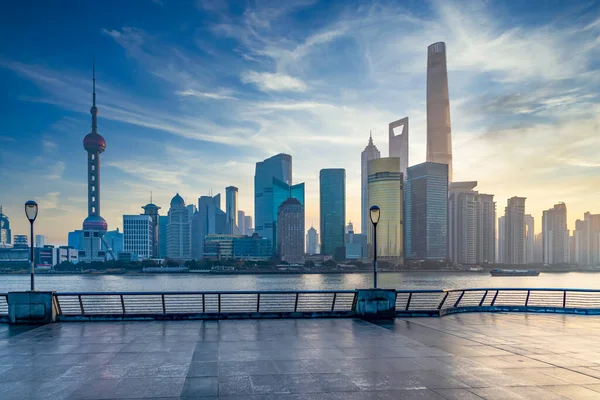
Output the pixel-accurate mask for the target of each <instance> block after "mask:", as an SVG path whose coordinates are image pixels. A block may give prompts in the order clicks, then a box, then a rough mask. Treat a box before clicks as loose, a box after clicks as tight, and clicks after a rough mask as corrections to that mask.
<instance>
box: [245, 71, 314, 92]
mask: <svg viewBox="0 0 600 400" xmlns="http://www.w3.org/2000/svg"><path fill="white" fill-rule="evenodd" d="M241 79H242V82H244V83H254V84H256V86H258V88H259V89H260V90H262V91H264V92H271V91H275V92H281V91H294V92H304V91H306V90H307V86H306V84H305V83H304V82H302V81H301V80H300V79H297V78H294V77H292V76H289V75H285V74H279V73H269V72H256V71H247V72H244V73H243V74H242V76H241Z"/></svg>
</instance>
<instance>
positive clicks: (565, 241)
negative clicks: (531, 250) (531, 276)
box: [542, 203, 570, 264]
mask: <svg viewBox="0 0 600 400" xmlns="http://www.w3.org/2000/svg"><path fill="white" fill-rule="evenodd" d="M542 238H543V247H542V251H543V263H544V264H566V263H568V262H569V259H570V255H569V248H570V245H569V231H568V229H567V206H566V205H565V203H558V204H555V205H554V207H553V208H551V209H549V210H545V211H544V212H543V214H542Z"/></svg>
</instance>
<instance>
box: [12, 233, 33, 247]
mask: <svg viewBox="0 0 600 400" xmlns="http://www.w3.org/2000/svg"><path fill="white" fill-rule="evenodd" d="M13 248H15V249H28V248H29V241H28V238H27V235H15V236H14V237H13Z"/></svg>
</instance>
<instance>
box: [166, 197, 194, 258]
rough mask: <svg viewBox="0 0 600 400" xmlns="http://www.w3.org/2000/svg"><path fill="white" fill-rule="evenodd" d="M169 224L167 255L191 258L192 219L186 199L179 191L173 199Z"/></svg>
mask: <svg viewBox="0 0 600 400" xmlns="http://www.w3.org/2000/svg"><path fill="white" fill-rule="evenodd" d="M168 216H169V222H168V225H167V257H168V258H172V259H176V260H189V259H191V257H192V249H191V247H192V240H191V233H192V232H191V221H190V213H189V210H188V209H187V208H186V206H185V201H184V200H183V198H182V197H181V196H180V195H179V193H177V194H176V195H175V197H173V199H172V200H171V207H170V208H169V215H168Z"/></svg>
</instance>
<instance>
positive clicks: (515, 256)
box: [503, 196, 525, 265]
mask: <svg viewBox="0 0 600 400" xmlns="http://www.w3.org/2000/svg"><path fill="white" fill-rule="evenodd" d="M503 263H504V264H511V265H522V264H525V197H516V196H515V197H511V198H510V199H508V201H507V204H506V208H505V209H504V260H503Z"/></svg>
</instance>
